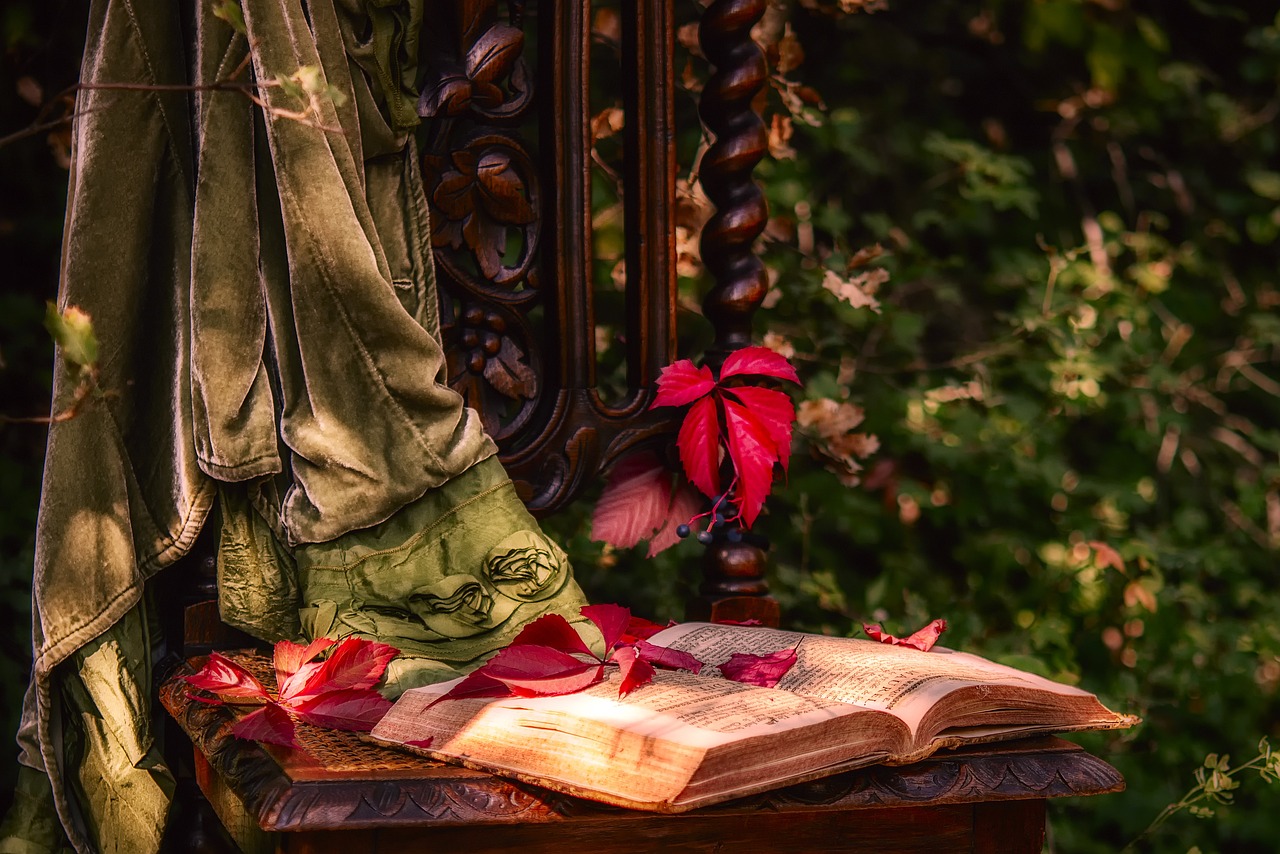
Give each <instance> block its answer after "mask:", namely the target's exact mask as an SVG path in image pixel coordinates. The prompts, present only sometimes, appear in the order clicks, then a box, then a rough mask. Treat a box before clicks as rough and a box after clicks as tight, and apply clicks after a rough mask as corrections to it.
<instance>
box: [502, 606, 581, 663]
mask: <svg viewBox="0 0 1280 854" xmlns="http://www.w3.org/2000/svg"><path fill="white" fill-rule="evenodd" d="M525 644H535V645H537V646H549V647H551V648H552V649H558V650H560V651H561V652H581V653H583V654H584V655H590V656H594V655H595V653H593V652H592V651H591V649H590V648H589V647H588V646H587V644H586V642H585V641H584V640H583V639H582V638H581V637H580V636H579V635H578V633H577V632H575V631H574V630H573V626H571V625H570V624H569V621H568V620H566V619H565V618H564V617H562V616H560V615H559V614H543V615H542V616H541V617H539V618H538V619H536V620H534V621H533V622H531V623H529V624H527V625H526V626H525V627H524V628H523V629H521V630H520V634H518V635H516V636H515V639H514V640H512V641H511V644H510V645H511V646H524V645H525Z"/></svg>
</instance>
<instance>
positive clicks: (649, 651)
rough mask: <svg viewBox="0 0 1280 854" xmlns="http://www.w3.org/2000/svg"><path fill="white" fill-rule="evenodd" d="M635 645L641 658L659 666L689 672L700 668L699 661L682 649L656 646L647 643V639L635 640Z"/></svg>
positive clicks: (700, 663)
mask: <svg viewBox="0 0 1280 854" xmlns="http://www.w3.org/2000/svg"><path fill="white" fill-rule="evenodd" d="M635 647H636V652H637V653H639V655H640V657H641V658H643V659H644V660H645V661H648V662H651V663H653V664H656V665H658V666H659V667H668V668H670V669H672V670H688V671H689V672H690V673H697V672H698V671H699V670H701V669H702V662H701V661H699V660H698V659H696V658H694V657H693V656H692V655H690V654H689V653H687V652H684V651H682V650H678V649H670V648H668V647H665V646H658V645H657V644H653V643H649V642H648V641H647V640H641V641H636V644H635Z"/></svg>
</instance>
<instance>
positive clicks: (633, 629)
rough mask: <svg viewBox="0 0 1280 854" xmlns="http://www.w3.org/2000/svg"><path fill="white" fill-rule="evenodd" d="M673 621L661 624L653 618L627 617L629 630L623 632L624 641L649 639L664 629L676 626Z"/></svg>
mask: <svg viewBox="0 0 1280 854" xmlns="http://www.w3.org/2000/svg"><path fill="white" fill-rule="evenodd" d="M674 625H675V623H674V622H672V623H670V624H668V625H665V626H660V625H658V624H657V623H655V622H654V621H653V620H646V619H645V618H644V617H636V616H634V615H632V616H628V617H627V630H626V631H624V632H623V633H622V642H623V643H635V642H636V641H639V640H648V639H649V638H651V637H653V636H654V635H656V634H657V633H658V632H660V631H662V630H663V629H669V628H671V626H674Z"/></svg>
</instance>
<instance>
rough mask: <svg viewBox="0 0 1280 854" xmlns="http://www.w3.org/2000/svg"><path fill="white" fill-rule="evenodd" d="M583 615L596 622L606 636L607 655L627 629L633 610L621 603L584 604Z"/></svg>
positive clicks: (605, 647) (601, 632)
mask: <svg viewBox="0 0 1280 854" xmlns="http://www.w3.org/2000/svg"><path fill="white" fill-rule="evenodd" d="M582 616H584V617H586V618H587V619H588V620H590V621H591V622H593V623H595V624H596V628H597V629H599V630H600V634H601V635H603V636H604V649H605V654H606V655H607V654H608V652H609V650H611V649H613V648H614V646H615V645H616V644H617V643H618V639H619V638H621V637H622V633H623V632H625V631H626V630H627V625H628V623H629V622H630V620H631V611H629V610H628V609H626V608H624V607H622V606H621V605H584V606H583V607H582Z"/></svg>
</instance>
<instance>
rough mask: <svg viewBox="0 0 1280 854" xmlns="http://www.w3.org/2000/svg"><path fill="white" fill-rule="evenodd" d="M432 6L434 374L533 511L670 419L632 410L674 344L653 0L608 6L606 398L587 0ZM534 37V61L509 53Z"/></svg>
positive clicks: (668, 97)
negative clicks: (614, 229)
mask: <svg viewBox="0 0 1280 854" xmlns="http://www.w3.org/2000/svg"><path fill="white" fill-rule="evenodd" d="M442 6H443V8H442V10H441V13H442V15H444V16H445V17H446V18H447V19H448V24H449V25H446V26H441V27H437V28H433V29H435V31H436V34H435V35H434V36H433V37H432V38H433V39H434V40H433V41H432V42H431V43H430V45H429V47H428V51H427V56H428V63H427V64H428V72H427V83H426V85H425V86H424V91H423V95H422V98H421V100H420V102H419V112H420V114H421V115H422V116H423V117H424V118H425V119H426V120H427V121H426V133H425V140H426V141H425V145H424V152H423V156H422V163H423V175H424V185H425V187H426V193H427V198H428V202H429V204H430V207H431V216H432V222H433V227H432V228H433V230H432V242H433V244H434V247H435V259H436V268H437V274H438V275H437V283H438V289H439V292H440V299H441V311H440V317H441V331H442V335H443V337H444V340H445V350H446V354H447V357H448V362H449V383H450V385H451V386H453V388H454V389H456V390H457V391H458V392H460V393H461V394H463V395H464V396H465V397H466V399H467V402H468V404H469V405H471V406H472V407H474V408H475V409H476V410H477V411H479V413H480V416H481V420H482V422H483V423H484V425H485V428H486V430H487V431H488V432H489V434H490V435H492V436H493V437H494V438H495V439H496V440H497V442H498V445H499V448H500V456H501V458H502V461H503V463H504V464H505V465H506V467H507V470H508V472H509V473H510V474H511V476H512V479H513V480H515V481H516V486H517V489H518V490H519V491H520V494H521V497H522V498H523V499H524V500H525V502H526V504H528V505H529V506H530V509H531V510H533V511H534V512H535V513H537V514H539V515H542V514H545V513H548V512H551V511H553V510H555V509H556V508H558V507H560V506H563V505H564V504H565V503H566V502H567V501H569V500H570V499H571V498H573V497H574V496H575V495H576V494H577V492H578V491H579V490H580V489H581V488H582V487H584V486H586V485H587V484H589V483H591V482H593V481H594V480H595V479H596V478H597V477H598V475H599V472H600V470H601V469H602V468H604V467H607V466H608V465H610V464H612V462H613V461H614V460H616V459H617V458H618V457H620V456H621V455H623V454H624V453H626V452H627V451H628V450H629V449H631V448H633V447H635V446H636V445H637V444H641V443H647V442H653V443H664V444H665V443H666V442H667V439H668V438H669V435H670V434H671V433H672V432H673V430H674V428H673V418H672V416H671V415H670V414H668V413H657V414H648V413H646V411H645V410H646V408H647V406H648V404H649V402H650V401H651V399H652V389H651V386H652V383H653V381H654V380H655V379H656V377H657V375H658V372H659V371H660V369H661V368H662V367H663V366H665V365H666V364H667V363H669V362H670V361H671V360H672V359H673V358H674V355H675V352H674V341H675V333H674V312H675V298H674V289H675V246H674V240H675V238H674V228H673V227H672V223H671V216H672V212H673V210H674V204H673V199H672V196H673V194H674V192H675V189H674V188H675V165H674V155H673V148H674V136H673V132H672V128H671V120H672V112H673V104H672V97H673V95H672V85H671V75H672V71H671V67H672V60H671V53H672V49H673V44H674V34H673V29H672V24H671V0H627V8H626V9H624V10H623V11H624V13H629V14H624V15H623V18H624V19H625V21H626V32H625V33H624V42H625V44H624V61H625V62H626V63H627V65H628V71H627V73H626V74H624V79H626V80H627V81H628V88H627V91H626V92H625V93H624V109H625V111H626V124H625V127H626V131H625V133H626V137H625V145H626V147H627V149H626V161H627V171H626V174H625V176H624V199H625V201H626V215H627V217H628V246H627V267H626V290H627V297H626V300H627V302H626V304H627V306H628V315H629V316H628V318H627V323H628V326H627V331H628V334H627V347H628V352H627V357H626V359H627V366H628V385H629V387H630V391H629V392H628V393H627V394H626V395H625V397H624V399H623V400H621V401H606V400H603V399H601V397H600V395H598V394H597V393H596V392H595V363H596V354H595V332H594V328H595V317H594V311H593V306H592V282H591V253H592V243H591V206H590V201H591V196H590V192H591V183H590V168H591V167H590V164H591V159H590V145H591V131H590V119H591V116H590V114H589V103H588V92H589V86H588V84H589V79H590V37H591V22H590V8H589V6H588V4H583V3H542V4H541V5H540V6H538V9H537V11H538V14H537V15H532V14H530V15H526V14H525V4H524V3H522V2H512V3H499V2H497V0H455V2H454V3H451V4H442ZM504 7H505V9H506V14H505V15H504V14H502V9H503V8H504ZM526 22H528V23H529V27H531V28H533V30H531V32H529V33H526V29H527V27H526ZM534 40H536V43H537V46H538V50H537V57H538V62H537V65H538V67H536V68H534V67H531V63H530V61H529V60H528V59H526V56H525V47H526V45H527V44H530V43H532V42H533V41H534ZM535 120H536V122H537V126H536V127H533V128H530V127H528V125H529V124H530V123H531V122H534V121H535ZM532 136H536V138H537V140H538V145H537V147H536V155H535V154H534V151H535V149H534V148H533V147H531V146H530V145H529V144H528V143H527V141H526V140H527V139H529V138H532Z"/></svg>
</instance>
